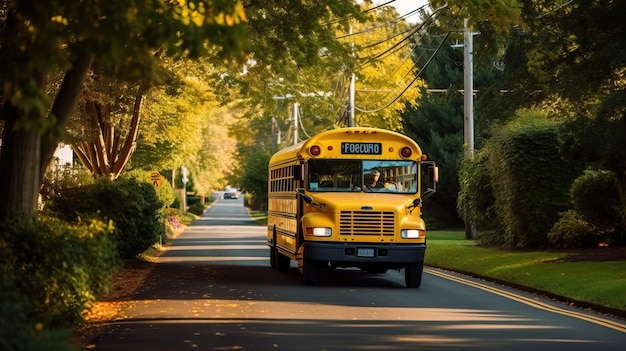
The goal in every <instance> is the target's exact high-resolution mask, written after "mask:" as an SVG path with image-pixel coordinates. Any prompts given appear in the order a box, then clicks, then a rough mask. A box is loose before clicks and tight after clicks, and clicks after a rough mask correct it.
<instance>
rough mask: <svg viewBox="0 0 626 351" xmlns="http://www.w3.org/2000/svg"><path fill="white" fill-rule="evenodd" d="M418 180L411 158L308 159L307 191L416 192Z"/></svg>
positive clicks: (415, 164)
mask: <svg viewBox="0 0 626 351" xmlns="http://www.w3.org/2000/svg"><path fill="white" fill-rule="evenodd" d="M417 179H418V178H417V162H415V161H410V160H349V159H311V160H309V162H308V170H307V190H308V191H312V192H361V191H363V192H388V193H400V194H415V193H416V192H417Z"/></svg>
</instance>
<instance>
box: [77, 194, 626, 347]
mask: <svg viewBox="0 0 626 351" xmlns="http://www.w3.org/2000/svg"><path fill="white" fill-rule="evenodd" d="M265 235H266V228H265V227H262V226H258V225H256V224H255V223H254V222H253V221H252V220H251V219H250V218H249V217H248V214H247V212H246V210H245V208H244V207H243V203H242V199H236V200H234V199H222V200H218V201H217V202H216V203H215V204H214V205H213V206H212V207H211V208H210V209H209V211H207V212H206V213H205V214H204V215H203V216H202V217H201V218H200V219H199V220H197V221H196V223H194V225H192V226H190V227H189V228H188V229H187V230H186V231H185V233H183V234H182V235H181V236H180V237H179V238H177V239H176V240H174V242H173V243H172V245H171V246H169V247H168V248H167V251H166V252H164V253H163V255H162V256H161V257H160V259H159V262H158V264H157V265H156V267H155V268H154V270H153V271H152V273H151V274H150V276H149V277H148V279H147V280H146V282H145V283H144V285H143V286H142V288H141V289H139V292H138V293H136V295H135V296H133V301H132V304H130V306H129V307H128V308H126V309H125V310H124V311H123V313H122V316H121V317H120V319H119V320H117V321H114V322H112V323H110V324H108V325H107V326H106V328H105V329H104V330H102V332H101V333H100V334H98V335H96V336H95V337H94V338H93V339H92V340H91V341H90V342H89V346H88V348H89V349H95V350H150V351H164V350H171V351H174V350H194V349H197V350H289V351H290V350H326V351H338V350H391V351H393V350H507V351H513V350H533V351H537V350H567V351H576V350H603V351H608V350H620V351H621V350H624V347H625V346H624V345H626V323H625V322H624V321H623V320H616V319H610V318H608V317H604V316H600V315H595V314H592V313H588V312H586V311H582V310H576V309H572V308H569V307H568V306H563V305H560V304H558V303H554V302H551V301H546V300H542V299H540V298H539V297H536V296H532V295H527V294H524V293H522V292H519V291H515V290H513V289H508V288H505V287H502V286H496V285H492V284H488V283H485V282H482V281H479V280H475V279H472V278H469V277H464V276H459V275H456V274H453V273H450V272H443V271H439V270H432V269H427V270H426V272H425V275H424V277H423V280H422V285H421V287H420V288H419V289H408V288H405V287H404V275H403V272H395V271H393V272H389V273H387V274H369V273H362V272H357V271H346V270H337V271H332V272H325V273H322V274H320V276H319V282H318V285H317V286H313V287H310V286H305V285H303V284H302V277H301V275H300V273H299V272H298V270H297V269H296V267H295V263H292V269H291V271H290V272H288V273H280V272H277V271H275V270H273V269H272V268H270V266H269V259H268V253H269V248H268V247H267V245H266V243H265ZM468 264H471V262H468Z"/></svg>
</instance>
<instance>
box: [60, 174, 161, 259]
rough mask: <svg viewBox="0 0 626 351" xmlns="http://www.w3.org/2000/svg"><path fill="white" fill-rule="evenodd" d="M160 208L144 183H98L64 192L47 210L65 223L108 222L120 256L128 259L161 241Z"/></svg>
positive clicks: (156, 199) (103, 180)
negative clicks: (82, 220)
mask: <svg viewBox="0 0 626 351" xmlns="http://www.w3.org/2000/svg"><path fill="white" fill-rule="evenodd" d="M162 207H163V203H162V202H161V201H159V199H158V198H157V195H156V192H155V190H154V187H153V186H152V185H151V184H149V183H147V182H145V181H138V180H136V179H118V180H116V181H110V180H108V179H98V180H97V181H96V182H95V183H94V184H90V185H86V186H81V187H76V188H69V189H66V190H65V191H64V192H63V196H61V197H60V198H58V199H56V200H55V201H54V202H53V203H52V205H51V207H50V208H51V210H52V211H53V212H54V213H55V215H56V216H58V217H60V218H63V219H65V220H68V221H74V222H77V221H80V220H81V218H102V219H105V220H112V221H113V223H114V224H115V231H114V237H115V240H116V243H117V248H118V250H119V254H120V256H121V257H122V258H132V257H136V256H137V255H138V254H140V253H142V252H143V251H145V250H146V249H148V248H149V247H150V246H151V245H153V244H154V243H156V242H159V240H160V239H161V238H163V237H164V235H165V224H164V221H163V220H162V219H161V212H160V210H161V208H162Z"/></svg>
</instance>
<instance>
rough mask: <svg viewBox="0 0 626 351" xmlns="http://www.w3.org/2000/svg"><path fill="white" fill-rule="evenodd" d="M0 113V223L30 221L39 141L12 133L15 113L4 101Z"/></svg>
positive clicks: (31, 135) (36, 185) (30, 135)
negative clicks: (0, 130) (0, 127)
mask: <svg viewBox="0 0 626 351" xmlns="http://www.w3.org/2000/svg"><path fill="white" fill-rule="evenodd" d="M0 114H1V115H2V117H3V119H4V120H5V125H4V131H3V134H2V151H1V153H0V221H3V220H5V219H7V218H15V217H22V218H32V217H33V216H34V214H35V210H36V208H37V196H38V195H39V184H40V183H39V167H38V165H39V160H40V153H39V150H40V144H41V139H40V137H39V135H38V134H37V133H35V132H29V131H26V130H24V129H19V130H14V129H15V128H14V126H15V122H16V121H17V120H18V117H19V111H18V110H17V108H15V107H14V106H11V105H10V104H9V103H8V102H6V103H5V105H4V108H3V109H2V111H1V112H0Z"/></svg>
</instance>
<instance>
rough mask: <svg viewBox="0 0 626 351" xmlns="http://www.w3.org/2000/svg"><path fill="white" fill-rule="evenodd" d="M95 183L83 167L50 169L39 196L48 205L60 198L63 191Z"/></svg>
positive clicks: (65, 166) (45, 176)
mask: <svg viewBox="0 0 626 351" xmlns="http://www.w3.org/2000/svg"><path fill="white" fill-rule="evenodd" d="M90 183H93V177H92V176H91V175H90V174H89V172H88V171H87V170H86V169H85V168H84V167H82V166H77V165H75V166H70V165H69V164H66V165H63V166H59V167H48V169H47V171H46V173H45V175H44V179H43V184H42V186H41V190H40V191H39V194H40V195H41V199H42V201H43V202H44V206H45V204H46V203H48V202H50V201H52V200H53V199H54V198H56V197H58V196H60V194H61V193H62V192H63V189H66V188H71V187H76V186H80V185H84V184H90Z"/></svg>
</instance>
